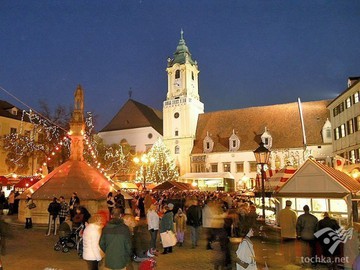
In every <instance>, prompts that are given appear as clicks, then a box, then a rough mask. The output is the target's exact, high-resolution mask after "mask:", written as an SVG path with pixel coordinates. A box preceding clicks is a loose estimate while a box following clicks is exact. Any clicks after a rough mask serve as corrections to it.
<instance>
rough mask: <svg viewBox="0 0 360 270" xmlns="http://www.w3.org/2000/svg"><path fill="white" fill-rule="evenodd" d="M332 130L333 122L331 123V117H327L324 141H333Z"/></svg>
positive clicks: (323, 130)
mask: <svg viewBox="0 0 360 270" xmlns="http://www.w3.org/2000/svg"><path fill="white" fill-rule="evenodd" d="M331 130H332V128H331V123H330V121H329V119H326V122H325V124H324V126H323V128H322V138H323V143H331V142H332V137H331V133H332V132H331Z"/></svg>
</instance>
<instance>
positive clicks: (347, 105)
mask: <svg viewBox="0 0 360 270" xmlns="http://www.w3.org/2000/svg"><path fill="white" fill-rule="evenodd" d="M345 105H346V109H348V108H350V107H351V97H348V98H347V99H346V104H345Z"/></svg>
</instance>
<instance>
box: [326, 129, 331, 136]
mask: <svg viewBox="0 0 360 270" xmlns="http://www.w3.org/2000/svg"><path fill="white" fill-rule="evenodd" d="M326 138H331V129H330V128H328V129H326Z"/></svg>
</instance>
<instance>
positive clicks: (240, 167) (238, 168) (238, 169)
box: [236, 162, 244, 173]
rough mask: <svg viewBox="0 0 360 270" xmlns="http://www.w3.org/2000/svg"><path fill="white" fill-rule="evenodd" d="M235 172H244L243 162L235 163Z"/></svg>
mask: <svg viewBox="0 0 360 270" xmlns="http://www.w3.org/2000/svg"><path fill="white" fill-rule="evenodd" d="M236 172H237V173H240V172H244V162H238V163H236Z"/></svg>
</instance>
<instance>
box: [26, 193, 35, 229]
mask: <svg viewBox="0 0 360 270" xmlns="http://www.w3.org/2000/svg"><path fill="white" fill-rule="evenodd" d="M32 203H33V200H32V199H31V196H30V195H26V199H25V229H31V228H32V215H31V212H32V209H31V208H30V207H29V206H30V205H31V204H32Z"/></svg>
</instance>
